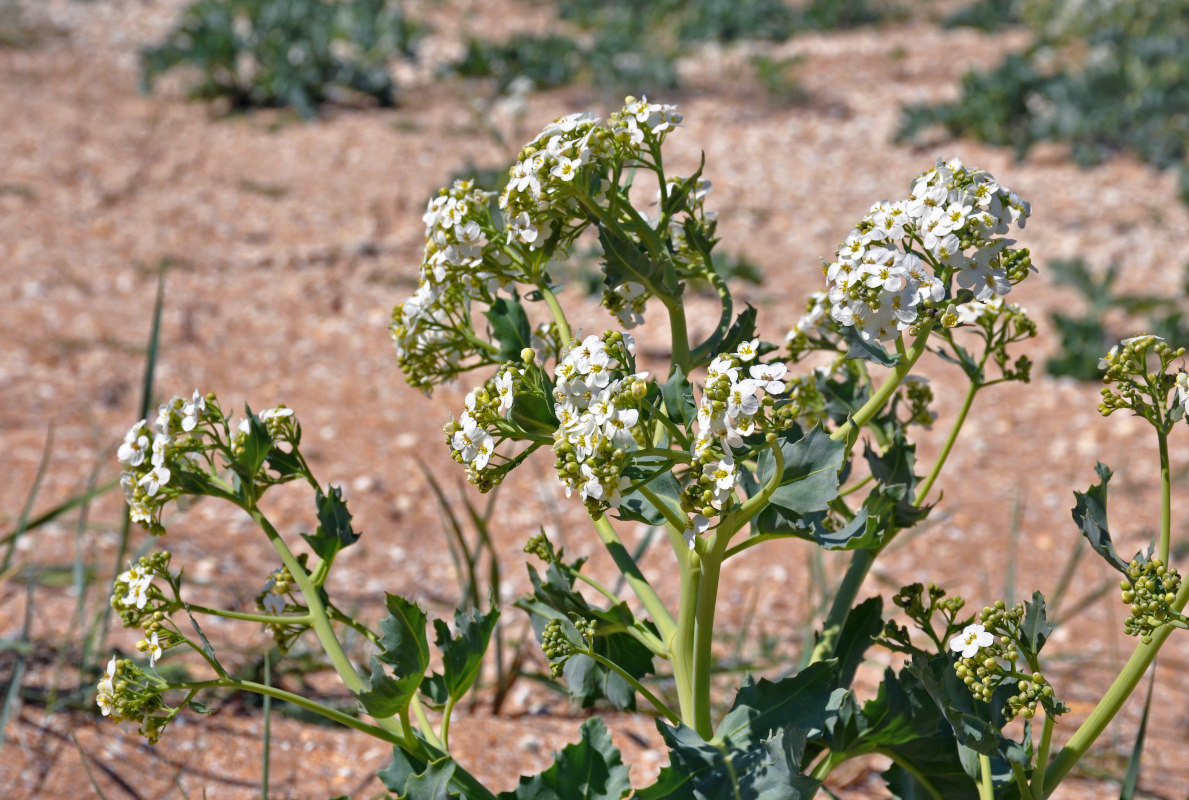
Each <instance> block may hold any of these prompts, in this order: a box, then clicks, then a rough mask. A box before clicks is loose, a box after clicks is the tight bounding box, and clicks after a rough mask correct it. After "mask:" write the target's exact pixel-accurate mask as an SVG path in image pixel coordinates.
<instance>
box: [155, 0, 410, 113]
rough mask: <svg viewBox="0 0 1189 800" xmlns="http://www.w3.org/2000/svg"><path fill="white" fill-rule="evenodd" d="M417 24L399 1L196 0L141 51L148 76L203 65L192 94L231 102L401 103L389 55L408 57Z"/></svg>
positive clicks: (304, 105)
mask: <svg viewBox="0 0 1189 800" xmlns="http://www.w3.org/2000/svg"><path fill="white" fill-rule="evenodd" d="M418 32H419V31H418V27H417V26H416V25H415V24H413V23H412V22H410V20H409V19H408V17H407V16H406V15H405V14H404V11H403V4H402V3H401V2H400V0H396V2H393V0H334V1H333V2H328V0H196V1H195V2H194V3H192V4H191V5H189V6H188V7H187V8H186V9H185V11H184V12H183V13H182V17H181V20H180V21H179V23H178V26H177V27H176V28H175V29H174V30H173V31H172V32H171V33H170V34H169V35H168V36H167V37H166V39H165V41H163V42H162V43H160V44H159V45H157V46H156V47H150V48H147V49H145V50H144V51H143V52H142V53H141V67H142V83H143V86H144V89H145V90H146V91H148V90H149V89H150V88H151V87H152V85H153V83H154V81H156V79H157V78H158V77H159V76H160V75H162V74H163V73H166V72H168V71H170V70H172V69H173V68H174V67H177V66H181V65H188V66H191V67H194V68H196V69H197V71H198V72H199V78H198V80H197V81H195V82H194V83H192V84H191V86H190V90H189V91H190V95H191V97H194V98H195V99H201V100H211V99H215V98H225V99H226V100H228V101H229V102H230V103H231V105H232V107H234V108H257V107H261V106H287V107H290V108H293V109H295V110H296V111H297V112H298V113H299V114H300V115H301V116H303V117H311V116H313V115H314V114H315V113H316V111H317V109H318V106H319V105H321V104H322V103H324V102H326V101H328V100H341V99H345V98H348V97H352V96H354V97H367V98H370V99H371V100H373V101H375V102H377V103H379V104H380V105H388V106H390V105H393V104H394V103H395V102H396V81H395V80H394V79H393V75H392V71H391V69H390V66H391V65H390V64H389V62H390V61H391V60H392V59H393V58H395V57H397V56H404V57H410V56H412V54H413V45H414V42H415V39H416V37H417V34H418Z"/></svg>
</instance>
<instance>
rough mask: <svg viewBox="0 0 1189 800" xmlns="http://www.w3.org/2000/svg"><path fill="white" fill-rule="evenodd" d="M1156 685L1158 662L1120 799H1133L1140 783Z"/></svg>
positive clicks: (1149, 675)
mask: <svg viewBox="0 0 1189 800" xmlns="http://www.w3.org/2000/svg"><path fill="white" fill-rule="evenodd" d="M1155 685H1156V664H1155V662H1153V663H1152V669H1151V671H1150V672H1149V673H1148V698H1147V699H1146V700H1144V715H1143V716H1142V717H1140V719H1139V731H1138V732H1136V734H1135V746H1134V747H1132V748H1131V763H1129V764H1128V765H1127V774H1126V775H1124V776H1123V788H1122V789H1121V790H1120V792H1119V800H1133V798H1134V797H1135V787H1136V785H1137V784H1138V783H1139V762H1140V759H1141V758H1143V755H1144V738H1145V737H1146V736H1147V734H1148V712H1149V711H1150V710H1151V708H1152V688H1153V687H1154V686H1155Z"/></svg>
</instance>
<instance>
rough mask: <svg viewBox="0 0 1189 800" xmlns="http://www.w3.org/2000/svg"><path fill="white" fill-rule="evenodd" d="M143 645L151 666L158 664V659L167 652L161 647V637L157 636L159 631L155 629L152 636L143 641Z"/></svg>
mask: <svg viewBox="0 0 1189 800" xmlns="http://www.w3.org/2000/svg"><path fill="white" fill-rule="evenodd" d="M141 645H142V647H141V649H143V650H144V652H145V653H147V654H148V656H149V666H150V667H155V666H157V659H159V658H161V654H162V653H163V652H165V650H164V648H163V647H161V639H160V637H158V636H157V632H156V631H153V633H152V635H151V636H148V637H146V638H145V640H144V641H143V642H141Z"/></svg>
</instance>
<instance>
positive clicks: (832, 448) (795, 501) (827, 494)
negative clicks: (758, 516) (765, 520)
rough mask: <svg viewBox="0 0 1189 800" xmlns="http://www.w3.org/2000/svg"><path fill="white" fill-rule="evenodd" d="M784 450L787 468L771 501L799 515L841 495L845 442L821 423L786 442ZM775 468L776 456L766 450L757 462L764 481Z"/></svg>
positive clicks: (821, 509) (822, 509)
mask: <svg viewBox="0 0 1189 800" xmlns="http://www.w3.org/2000/svg"><path fill="white" fill-rule="evenodd" d="M780 452H781V455H782V456H783V457H784V471H783V472H782V473H781V477H780V485H779V486H777V487H776V489H775V491H773V492H772V495H771V497H770V498H769V502H770V503H771V504H772V505H774V506H778V507H779V508H781V509H783V510H785V511H787V512H791V513H793V514H796V515H804V514H809V513H812V512H815V511H824V510H825V509H826V507H827V505H828V504H829V502H830V501H831V500H833V499H834V498H835V497H837V496H838V472H839V470H841V469H842V462H843V461H844V459H845V457H846V445H845V443H844V442H841V441H834V440H833V439H831V438H830V437H829V435H828V434H827V433H826V432H825V431H824V430H822V428H821V426H820V425H815V426H814V427H813V429H812V430H810V431H809V432H808V433H806V434H805V435H804V436H803V437H801V438H800V439H798V440H797V441H796V442H792V443H782V444H781V446H780ZM775 468H776V459H775V457H774V456H773V455H772V453H771V451H769V450H765V451H764V452H763V453H762V454H761V455H760V458H759V462H758V464H757V477H758V478H759V479H760V482H761V483H767V482H768V481H769V480H770V479H771V477H772V475H773V473H774V471H775Z"/></svg>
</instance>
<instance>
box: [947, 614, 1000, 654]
mask: <svg viewBox="0 0 1189 800" xmlns="http://www.w3.org/2000/svg"><path fill="white" fill-rule="evenodd" d="M994 643H995V636H994V634H992V633H990V632H989V631H988V630H987V629H986V628H984V627H983V626H982V625H979V624H978V623H977V622H975V623H972V624H970V625H967V626H966V627H965V628H963V630H962V632H961V633H960V634H958V635H957V636H955V637H954V638H953V639H950V649H951V650H953V651H954V652H955V653H961V654H962V658H973V657H974V656H976V655H978V651H979V650H982V649H983V648H984V647H990V646H991V645H992V644H994Z"/></svg>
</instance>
